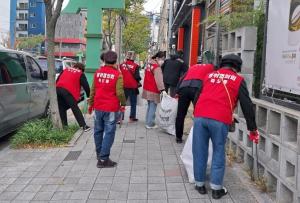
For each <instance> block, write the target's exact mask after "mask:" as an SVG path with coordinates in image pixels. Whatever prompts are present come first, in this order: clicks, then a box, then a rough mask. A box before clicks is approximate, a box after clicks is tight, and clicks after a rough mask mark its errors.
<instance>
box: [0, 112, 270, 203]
mask: <svg viewBox="0 0 300 203" xmlns="http://www.w3.org/2000/svg"><path fill="white" fill-rule="evenodd" d="M138 113H139V115H138V118H139V119H140V121H139V122H138V123H135V124H131V123H130V124H128V123H127V121H125V122H124V124H123V125H122V128H119V127H118V129H117V134H116V139H115V143H114V145H113V148H112V155H111V159H112V160H114V161H117V162H118V166H117V168H113V169H101V170H100V169H98V168H96V155H95V152H94V151H95V150H94V149H95V147H94V140H93V132H92V131H90V132H88V133H85V134H83V135H82V136H81V137H80V138H79V139H78V141H77V143H76V144H75V145H74V146H73V147H67V148H61V149H47V150H44V149H41V150H11V149H8V148H7V149H5V150H3V151H1V152H0V202H97V203H100V202H141V203H142V202H155V203H160V202H226V203H227V202H228V203H231V202H247V203H252V202H262V200H261V199H257V195H256V198H255V197H254V196H253V193H252V192H250V191H249V187H248V185H247V186H246V185H245V184H244V183H242V182H241V180H240V178H239V177H238V176H237V174H238V172H237V171H238V170H236V169H235V168H227V174H226V177H225V185H226V186H227V187H228V190H229V192H230V194H229V195H227V196H225V197H224V198H222V199H221V200H220V201H215V200H212V198H211V194H210V193H209V194H208V195H200V194H198V192H196V191H195V190H194V187H193V185H192V184H189V183H188V180H187V175H186V172H185V170H184V166H183V165H182V162H181V160H180V157H179V155H180V153H181V150H182V148H183V144H180V145H179V144H176V143H175V141H174V137H173V136H170V135H167V134H164V133H162V132H160V131H159V130H146V129H145V127H144V116H145V107H140V108H138ZM127 115H128V112H126V117H127ZM92 122H93V120H92V118H91V117H88V123H90V124H91V126H93V124H92ZM243 182H246V184H247V180H246V178H243ZM250 187H251V186H250ZM252 190H253V189H252ZM256 193H257V191H256ZM264 202H265V201H264Z"/></svg>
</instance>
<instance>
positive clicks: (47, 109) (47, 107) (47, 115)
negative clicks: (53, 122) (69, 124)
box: [43, 103, 51, 118]
mask: <svg viewBox="0 0 300 203" xmlns="http://www.w3.org/2000/svg"><path fill="white" fill-rule="evenodd" d="M50 115H51V109H50V103H48V104H47V106H46V109H45V112H44V115H43V118H50Z"/></svg>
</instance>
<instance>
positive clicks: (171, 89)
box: [165, 83, 176, 97]
mask: <svg viewBox="0 0 300 203" xmlns="http://www.w3.org/2000/svg"><path fill="white" fill-rule="evenodd" d="M165 90H166V92H167V93H169V90H170V96H171V97H175V95H176V86H172V85H169V84H166V83H165Z"/></svg>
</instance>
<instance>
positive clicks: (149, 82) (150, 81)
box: [143, 63, 160, 94]
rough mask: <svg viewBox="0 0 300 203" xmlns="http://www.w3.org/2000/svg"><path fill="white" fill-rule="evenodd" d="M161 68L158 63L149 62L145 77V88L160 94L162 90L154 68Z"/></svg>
mask: <svg viewBox="0 0 300 203" xmlns="http://www.w3.org/2000/svg"><path fill="white" fill-rule="evenodd" d="M157 68H159V65H158V64H155V63H154V64H150V63H149V64H148V65H147V68H146V70H145V78H144V85H143V88H144V90H147V91H149V92H153V93H157V94H159V93H160V91H159V89H158V88H157V85H156V81H155V77H154V70H155V69H157Z"/></svg>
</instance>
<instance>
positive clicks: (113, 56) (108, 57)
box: [103, 51, 118, 64]
mask: <svg viewBox="0 0 300 203" xmlns="http://www.w3.org/2000/svg"><path fill="white" fill-rule="evenodd" d="M103 58H104V62H105V63H107V64H115V63H116V62H117V59H118V55H117V53H116V52H114V51H108V52H106V53H105V54H104V57H103Z"/></svg>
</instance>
